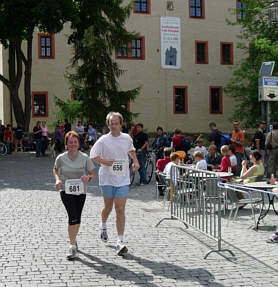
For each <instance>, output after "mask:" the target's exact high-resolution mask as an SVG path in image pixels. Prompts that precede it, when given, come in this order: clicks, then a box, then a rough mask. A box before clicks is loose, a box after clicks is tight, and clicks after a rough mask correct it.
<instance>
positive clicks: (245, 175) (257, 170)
mask: <svg viewBox="0 0 278 287" xmlns="http://www.w3.org/2000/svg"><path fill="white" fill-rule="evenodd" d="M261 159H262V155H261V154H260V152H259V151H257V150H254V151H251V153H250V161H251V162H252V164H253V165H252V166H251V167H250V168H249V169H248V170H247V162H246V160H243V161H242V163H241V165H242V169H241V173H240V178H241V179H243V184H247V183H249V182H255V181H256V177H258V176H263V175H264V165H263V163H262V161H261Z"/></svg>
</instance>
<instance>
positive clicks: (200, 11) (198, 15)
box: [196, 8, 202, 17]
mask: <svg viewBox="0 0 278 287" xmlns="http://www.w3.org/2000/svg"><path fill="white" fill-rule="evenodd" d="M196 16H197V17H201V16H202V10H201V8H197V9H196Z"/></svg>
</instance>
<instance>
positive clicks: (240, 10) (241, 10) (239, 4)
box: [236, 0, 247, 21]
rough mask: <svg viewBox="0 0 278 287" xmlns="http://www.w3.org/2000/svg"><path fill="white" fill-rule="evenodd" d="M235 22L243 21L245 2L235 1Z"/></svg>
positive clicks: (242, 0) (241, 0)
mask: <svg viewBox="0 0 278 287" xmlns="http://www.w3.org/2000/svg"><path fill="white" fill-rule="evenodd" d="M236 8H237V13H236V15H237V20H238V21H240V20H243V19H244V18H245V17H246V9H247V6H246V2H245V1H244V0H237V7H236Z"/></svg>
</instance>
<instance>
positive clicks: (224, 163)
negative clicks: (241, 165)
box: [216, 145, 232, 179]
mask: <svg viewBox="0 0 278 287" xmlns="http://www.w3.org/2000/svg"><path fill="white" fill-rule="evenodd" d="M221 154H222V160H221V165H220V169H218V170H216V171H220V172H230V170H231V169H232V165H231V161H230V157H229V146H227V145H223V146H222V147H221ZM230 178H231V177H230V176H229V177H224V179H230Z"/></svg>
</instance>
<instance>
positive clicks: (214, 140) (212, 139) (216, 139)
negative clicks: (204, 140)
mask: <svg viewBox="0 0 278 287" xmlns="http://www.w3.org/2000/svg"><path fill="white" fill-rule="evenodd" d="M209 128H210V131H211V133H210V135H209V143H210V145H216V147H217V150H218V151H220V148H221V132H220V131H219V130H218V129H217V127H216V123H214V122H212V123H209Z"/></svg>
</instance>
